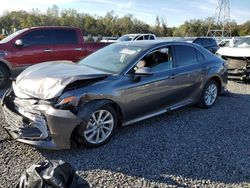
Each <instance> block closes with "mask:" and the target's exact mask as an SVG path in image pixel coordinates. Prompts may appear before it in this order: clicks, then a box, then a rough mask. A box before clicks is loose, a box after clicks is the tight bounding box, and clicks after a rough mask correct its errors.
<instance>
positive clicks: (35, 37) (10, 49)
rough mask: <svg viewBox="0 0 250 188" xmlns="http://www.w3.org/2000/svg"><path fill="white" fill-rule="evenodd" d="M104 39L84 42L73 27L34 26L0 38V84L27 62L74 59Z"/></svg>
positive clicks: (93, 49)
mask: <svg viewBox="0 0 250 188" xmlns="http://www.w3.org/2000/svg"><path fill="white" fill-rule="evenodd" d="M106 45H107V44H106V43H94V42H84V39H83V34H82V32H81V30H80V29H79V28H75V27H54V26H53V27H50V26H45V27H33V28H26V29H22V30H19V31H17V32H15V33H13V34H11V35H9V36H8V37H6V38H4V39H3V40H1V41H0V88H2V87H4V86H6V85H7V84H8V83H9V80H10V78H11V77H15V76H17V75H18V74H19V73H20V72H21V71H22V70H24V69H25V68H27V67H28V66H31V65H34V64H37V63H41V62H45V61H56V60H69V61H73V62H77V61H79V60H80V59H82V58H83V57H85V56H87V55H88V54H90V53H92V52H94V51H96V50H98V49H100V48H102V47H104V46H106Z"/></svg>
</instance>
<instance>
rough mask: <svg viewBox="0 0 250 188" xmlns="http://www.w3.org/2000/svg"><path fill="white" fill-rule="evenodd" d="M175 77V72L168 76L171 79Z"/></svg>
mask: <svg viewBox="0 0 250 188" xmlns="http://www.w3.org/2000/svg"><path fill="white" fill-rule="evenodd" d="M175 77H176V75H175V74H171V75H170V76H169V77H168V78H169V79H174V78H175Z"/></svg>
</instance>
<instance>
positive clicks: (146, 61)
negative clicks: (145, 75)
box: [134, 47, 173, 72]
mask: <svg viewBox="0 0 250 188" xmlns="http://www.w3.org/2000/svg"><path fill="white" fill-rule="evenodd" d="M142 67H148V68H151V70H152V72H161V71H165V70H170V69H172V68H173V61H172V52H171V48H170V47H163V48H159V49H157V50H154V51H152V52H150V53H149V54H148V55H146V56H145V57H144V58H142V59H141V60H140V61H139V62H138V63H137V65H136V66H135V68H134V70H135V71H136V70H138V69H140V68H142Z"/></svg>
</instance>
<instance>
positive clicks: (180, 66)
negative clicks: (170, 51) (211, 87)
mask: <svg viewBox="0 0 250 188" xmlns="http://www.w3.org/2000/svg"><path fill="white" fill-rule="evenodd" d="M174 52H175V53H174V56H175V58H176V73H175V75H174V76H173V79H174V80H175V81H176V82H175V83H176V84H177V85H178V86H179V89H180V90H179V91H180V92H179V93H178V94H177V95H176V100H177V101H178V102H179V103H183V104H185V103H187V104H188V103H193V102H195V101H198V100H199V97H200V94H201V91H202V88H203V85H204V81H205V79H204V78H205V75H206V73H207V72H206V71H207V67H206V64H205V57H204V56H203V54H202V53H201V52H200V51H199V50H197V49H196V48H194V47H192V46H188V45H174Z"/></svg>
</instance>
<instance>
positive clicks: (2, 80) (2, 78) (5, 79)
mask: <svg viewBox="0 0 250 188" xmlns="http://www.w3.org/2000/svg"><path fill="white" fill-rule="evenodd" d="M9 84H10V73H9V71H8V69H7V68H6V67H5V66H3V65H0V88H4V87H5V86H8V85H9Z"/></svg>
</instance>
